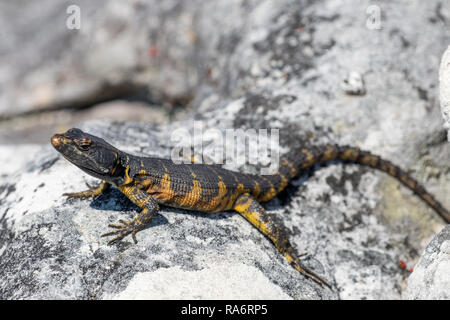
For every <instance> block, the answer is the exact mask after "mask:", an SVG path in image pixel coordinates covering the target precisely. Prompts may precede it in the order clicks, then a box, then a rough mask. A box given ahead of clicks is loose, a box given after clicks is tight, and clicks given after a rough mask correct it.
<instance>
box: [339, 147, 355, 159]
mask: <svg viewBox="0 0 450 320" xmlns="http://www.w3.org/2000/svg"><path fill="white" fill-rule="evenodd" d="M358 156H359V149H356V148H349V149H347V150H345V151H344V153H343V154H342V155H341V157H340V158H341V159H342V160H349V161H355V160H356V159H358Z"/></svg>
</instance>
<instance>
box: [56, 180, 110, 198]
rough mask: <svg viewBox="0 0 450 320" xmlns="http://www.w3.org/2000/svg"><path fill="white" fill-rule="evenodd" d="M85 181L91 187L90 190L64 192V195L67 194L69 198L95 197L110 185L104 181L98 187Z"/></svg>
mask: <svg viewBox="0 0 450 320" xmlns="http://www.w3.org/2000/svg"><path fill="white" fill-rule="evenodd" d="M85 183H86V185H87V187H88V188H89V189H88V190H85V191H81V192H74V193H63V196H66V197H67V199H72V198H80V199H83V198H95V197H97V196H98V195H100V194H101V193H103V192H104V191H105V190H106V189H108V187H109V184H108V183H106V182H102V183H101V184H100V185H98V186H97V187H93V186H91V185H90V184H89V183H87V182H85Z"/></svg>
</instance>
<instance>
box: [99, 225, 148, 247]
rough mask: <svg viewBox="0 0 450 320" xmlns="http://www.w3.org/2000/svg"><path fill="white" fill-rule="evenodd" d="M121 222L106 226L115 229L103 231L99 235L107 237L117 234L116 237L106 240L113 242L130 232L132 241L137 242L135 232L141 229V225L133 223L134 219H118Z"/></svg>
mask: <svg viewBox="0 0 450 320" xmlns="http://www.w3.org/2000/svg"><path fill="white" fill-rule="evenodd" d="M119 221H120V223H121V224H110V225H108V227H110V228H114V229H117V230H115V231H111V232H108V233H105V234H103V235H101V236H102V237H108V236H114V235H117V237H115V238H113V239H112V240H110V241H109V242H108V244H113V243H114V242H116V241H119V240H122V239H123V238H124V237H125V236H127V235H129V234H130V233H131V237H132V238H133V241H134V243H137V240H136V233H137V232H138V231H141V230H142V227H141V226H139V225H138V224H136V223H135V221H134V220H133V221H126V220H122V219H120V220H119Z"/></svg>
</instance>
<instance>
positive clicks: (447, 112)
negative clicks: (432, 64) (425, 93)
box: [439, 49, 450, 141]
mask: <svg viewBox="0 0 450 320" xmlns="http://www.w3.org/2000/svg"><path fill="white" fill-rule="evenodd" d="M439 89H440V91H439V93H440V99H441V109H442V116H443V118H444V127H445V128H446V129H447V130H449V132H450V49H447V50H446V51H445V52H444V55H443V56H442V60H441V66H440V69H439ZM448 137H449V141H450V133H449V134H448Z"/></svg>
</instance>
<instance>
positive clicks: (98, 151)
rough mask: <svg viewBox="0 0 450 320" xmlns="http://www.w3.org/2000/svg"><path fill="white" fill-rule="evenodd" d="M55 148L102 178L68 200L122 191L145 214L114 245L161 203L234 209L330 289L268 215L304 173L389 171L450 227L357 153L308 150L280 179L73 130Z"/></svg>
mask: <svg viewBox="0 0 450 320" xmlns="http://www.w3.org/2000/svg"><path fill="white" fill-rule="evenodd" d="M51 143H52V145H53V146H54V147H55V148H56V150H58V151H59V152H60V153H61V154H62V155H63V156H64V157H65V158H66V159H67V160H69V161H70V162H72V163H73V164H74V165H76V166H77V167H79V168H80V169H82V170H83V171H85V172H87V173H88V174H89V175H91V176H94V177H96V178H99V179H102V183H101V184H100V185H99V186H98V187H96V188H92V187H90V189H89V190H87V191H83V192H78V193H68V194H64V195H66V196H68V197H69V198H86V197H95V196H98V195H99V194H101V193H102V192H104V191H105V190H107V189H108V188H109V187H110V186H111V185H114V186H116V187H117V188H118V189H119V190H120V191H121V192H122V193H123V194H124V195H125V196H127V197H128V198H129V199H130V200H131V201H132V202H133V203H135V204H136V205H138V206H139V207H140V208H142V211H141V212H140V213H139V214H138V215H137V216H136V217H135V218H134V219H133V220H132V221H125V220H120V223H119V224H110V225H109V227H111V228H113V229H115V230H114V231H111V232H109V233H106V234H104V235H102V236H115V237H114V238H113V239H112V240H110V241H109V244H111V243H114V242H116V241H118V240H121V239H122V238H123V237H125V236H126V235H128V234H131V236H132V238H133V240H134V241H135V242H136V233H137V232H138V231H140V230H142V229H144V227H145V226H146V225H147V224H148V223H149V222H150V221H151V220H152V218H153V217H154V216H155V215H156V214H157V213H158V211H159V204H162V205H166V206H171V207H177V208H183V209H189V210H198V211H204V212H219V211H225V210H235V211H237V212H238V213H240V214H241V215H242V216H243V217H244V218H245V219H247V220H248V221H249V222H250V223H251V224H252V225H253V226H255V227H256V228H257V229H258V230H259V231H260V232H262V233H263V234H264V235H265V236H267V237H268V238H269V239H270V240H271V241H272V242H273V244H274V245H275V247H276V248H277V249H278V250H279V251H280V252H281V253H282V254H283V255H284V257H285V258H286V259H287V260H288V261H289V263H290V264H291V265H292V266H293V267H294V268H295V269H296V270H298V271H299V272H301V273H302V274H303V275H305V276H306V277H308V278H310V279H312V280H314V281H316V282H317V283H319V284H325V285H327V286H328V284H327V283H326V282H325V281H324V280H322V279H321V278H320V277H319V276H318V275H316V274H315V273H314V272H312V271H311V270H308V269H307V268H306V267H305V266H304V265H303V264H302V263H301V261H300V259H299V258H300V255H298V254H296V252H295V250H294V248H293V247H292V245H291V244H290V242H289V240H288V237H287V235H286V233H285V232H283V231H282V230H281V229H280V228H278V227H277V226H276V225H275V224H274V223H273V221H272V220H271V219H270V217H269V216H268V215H267V214H266V213H265V211H264V208H263V207H262V206H261V204H260V203H261V202H266V201H269V200H271V199H273V198H274V197H275V196H276V195H277V194H278V193H279V192H281V191H282V190H283V189H284V188H285V187H286V186H287V185H288V183H289V181H290V180H292V179H293V178H294V177H296V176H297V175H298V174H299V173H300V172H301V170H304V169H306V168H308V167H311V166H313V165H315V164H317V163H325V162H328V161H331V160H342V161H345V162H352V163H358V164H362V165H366V166H369V167H372V168H375V169H379V170H381V171H384V172H386V173H387V174H389V175H390V176H392V177H395V178H396V179H398V180H399V181H400V182H401V183H403V184H404V185H405V186H407V187H408V188H409V189H411V190H412V191H414V193H416V194H417V195H418V196H419V197H420V198H422V199H423V201H425V202H426V203H427V204H428V205H429V206H430V207H431V208H433V209H434V210H435V211H436V212H437V213H438V214H439V215H440V216H441V217H442V218H443V219H444V220H445V221H446V222H447V223H450V213H449V211H447V210H446V209H444V208H443V207H442V205H441V204H440V203H439V202H438V201H436V200H435V199H434V197H433V196H432V195H430V194H429V193H428V192H427V191H426V190H425V189H424V188H423V187H422V186H420V185H419V184H418V182H417V181H415V180H414V179H413V178H411V177H410V176H409V175H408V174H407V173H406V172H404V171H403V170H402V169H400V168H399V167H398V166H396V165H394V164H392V163H391V162H389V161H387V160H384V159H382V158H380V157H379V156H376V155H373V154H371V153H369V152H366V151H361V150H360V149H358V148H354V147H349V146H337V145H324V146H317V147H311V148H303V149H301V150H300V151H299V152H298V154H296V155H295V156H290V157H287V158H286V159H285V160H283V161H281V163H280V167H279V171H278V173H277V174H273V175H252V174H245V173H239V172H234V171H230V170H226V169H224V168H222V167H220V166H218V165H206V164H195V163H194V164H175V163H173V162H172V160H168V159H160V158H151V157H138V156H134V155H131V154H128V153H125V152H123V151H120V150H119V149H117V148H115V147H113V146H112V145H110V144H109V143H107V142H106V141H105V140H103V139H101V138H98V137H96V136H93V135H90V134H88V133H85V132H83V131H81V130H80V129H77V128H73V129H70V130H68V131H67V132H66V133H64V134H55V135H54V136H53V137H52V138H51Z"/></svg>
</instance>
